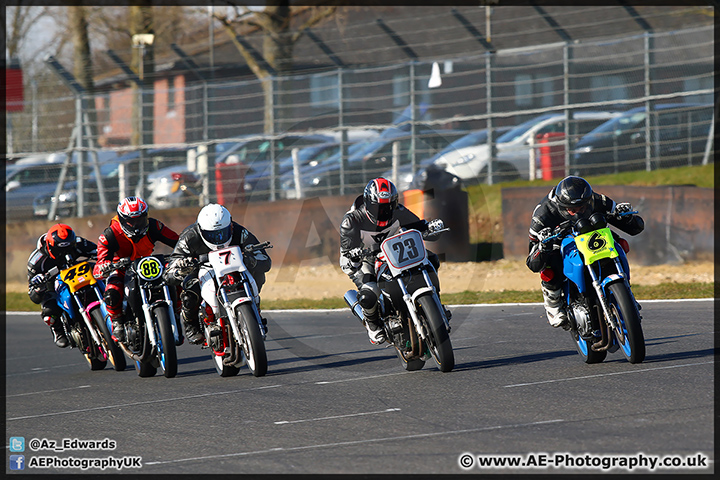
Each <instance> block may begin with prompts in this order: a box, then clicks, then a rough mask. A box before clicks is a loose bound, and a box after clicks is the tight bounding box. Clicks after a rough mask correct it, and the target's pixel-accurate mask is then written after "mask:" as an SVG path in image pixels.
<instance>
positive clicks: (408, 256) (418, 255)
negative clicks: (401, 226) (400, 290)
mask: <svg viewBox="0 0 720 480" xmlns="http://www.w3.org/2000/svg"><path fill="white" fill-rule="evenodd" d="M380 249H381V250H382V251H383V253H384V254H385V258H386V259H387V261H388V264H389V265H390V266H391V267H392V268H394V269H396V270H404V269H406V268H410V267H414V266H415V265H419V264H421V263H422V262H423V261H424V260H425V258H426V257H427V252H426V251H425V243H424V242H423V239H422V235H421V234H420V232H418V231H417V230H408V231H405V232H402V233H399V234H398V235H395V236H392V237H390V238H387V239H386V240H385V241H384V242H383V243H382V245H381V246H380Z"/></svg>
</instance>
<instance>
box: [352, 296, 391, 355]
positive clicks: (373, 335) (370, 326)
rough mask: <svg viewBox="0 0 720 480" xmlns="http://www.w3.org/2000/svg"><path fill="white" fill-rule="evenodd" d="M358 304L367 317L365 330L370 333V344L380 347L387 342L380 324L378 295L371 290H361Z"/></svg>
mask: <svg viewBox="0 0 720 480" xmlns="http://www.w3.org/2000/svg"><path fill="white" fill-rule="evenodd" d="M358 303H359V304H360V307H361V308H362V311H363V317H365V328H367V331H368V337H369V338H370V343H372V344H373V345H380V344H381V343H383V342H384V341H385V332H384V330H383V328H382V323H380V312H378V298H377V294H376V293H375V292H374V291H373V290H372V289H371V288H364V286H363V287H361V288H360V292H359V295H358Z"/></svg>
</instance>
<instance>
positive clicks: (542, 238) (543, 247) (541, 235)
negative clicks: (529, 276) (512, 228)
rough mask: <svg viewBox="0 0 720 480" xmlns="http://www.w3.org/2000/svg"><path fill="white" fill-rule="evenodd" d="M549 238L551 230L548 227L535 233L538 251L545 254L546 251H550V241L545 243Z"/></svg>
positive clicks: (551, 245) (551, 246)
mask: <svg viewBox="0 0 720 480" xmlns="http://www.w3.org/2000/svg"><path fill="white" fill-rule="evenodd" d="M551 236H552V229H551V228H550V227H545V228H543V229H542V230H540V231H539V232H538V233H537V239H538V248H539V249H540V251H542V252H546V251H548V250H552V248H553V244H552V241H546V240H547V239H548V238H549V237H551Z"/></svg>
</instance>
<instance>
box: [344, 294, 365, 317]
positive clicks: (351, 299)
mask: <svg viewBox="0 0 720 480" xmlns="http://www.w3.org/2000/svg"><path fill="white" fill-rule="evenodd" d="M357 297H358V292H357V290H348V291H347V292H345V295H343V298H344V299H345V303H347V305H348V307H350V310H352V312H353V314H355V316H356V317H357V318H358V320H360V321H361V322H362V321H363V311H362V307H361V306H360V303H359V302H358V298H357Z"/></svg>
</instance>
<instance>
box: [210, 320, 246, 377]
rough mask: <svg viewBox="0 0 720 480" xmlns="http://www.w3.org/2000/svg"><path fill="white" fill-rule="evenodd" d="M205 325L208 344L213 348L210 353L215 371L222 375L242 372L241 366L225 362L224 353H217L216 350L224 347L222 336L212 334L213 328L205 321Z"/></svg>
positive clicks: (228, 375) (231, 375) (226, 375)
mask: <svg viewBox="0 0 720 480" xmlns="http://www.w3.org/2000/svg"><path fill="white" fill-rule="evenodd" d="M203 326H204V330H205V338H206V339H207V344H208V346H209V347H210V350H211V352H210V355H211V358H212V361H213V365H214V366H215V371H216V372H217V373H218V375H220V376H221V377H234V376H235V375H237V374H238V373H239V372H240V368H238V367H236V366H235V365H225V364H224V363H223V357H222V355H217V354H216V353H215V351H220V349H221V348H223V347H222V336H217V337H213V336H211V333H212V330H211V329H210V328H209V327H208V326H207V325H206V324H204V323H203Z"/></svg>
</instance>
